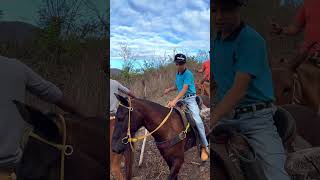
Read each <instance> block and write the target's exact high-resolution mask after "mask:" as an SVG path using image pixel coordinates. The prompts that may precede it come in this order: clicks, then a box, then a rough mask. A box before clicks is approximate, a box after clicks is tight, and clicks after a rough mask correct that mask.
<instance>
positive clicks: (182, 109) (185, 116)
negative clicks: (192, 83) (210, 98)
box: [175, 96, 206, 144]
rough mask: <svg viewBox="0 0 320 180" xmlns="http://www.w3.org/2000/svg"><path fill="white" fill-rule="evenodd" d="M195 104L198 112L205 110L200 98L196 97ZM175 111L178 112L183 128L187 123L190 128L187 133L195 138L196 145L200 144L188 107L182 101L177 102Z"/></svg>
mask: <svg viewBox="0 0 320 180" xmlns="http://www.w3.org/2000/svg"><path fill="white" fill-rule="evenodd" d="M196 102H197V104H198V107H199V110H201V109H204V108H206V106H205V105H204V104H203V101H202V99H201V97H200V96H197V97H196ZM175 110H176V111H177V112H178V114H179V115H180V117H181V119H182V123H183V126H184V127H185V128H186V127H187V125H188V123H189V124H190V128H189V130H188V132H190V131H192V132H193V133H194V134H195V136H196V143H197V144H200V143H199V142H200V137H199V132H198V129H197V126H196V122H195V120H194V118H193V117H192V114H191V112H190V110H189V108H188V105H187V104H186V103H185V102H184V101H178V103H177V105H176V107H175Z"/></svg>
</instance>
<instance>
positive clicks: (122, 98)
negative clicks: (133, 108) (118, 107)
mask: <svg viewBox="0 0 320 180" xmlns="http://www.w3.org/2000/svg"><path fill="white" fill-rule="evenodd" d="M114 95H115V96H116V98H117V99H118V101H120V103H121V104H123V105H125V106H129V103H128V100H127V99H126V98H124V97H123V96H120V95H119V94H117V93H114Z"/></svg>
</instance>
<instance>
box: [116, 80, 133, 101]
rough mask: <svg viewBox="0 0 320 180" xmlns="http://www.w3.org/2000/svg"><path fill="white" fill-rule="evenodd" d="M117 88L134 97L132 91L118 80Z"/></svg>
mask: <svg viewBox="0 0 320 180" xmlns="http://www.w3.org/2000/svg"><path fill="white" fill-rule="evenodd" d="M118 89H119V91H121V92H123V93H125V94H126V95H128V96H130V97H132V98H136V96H135V95H134V94H133V92H132V91H131V90H130V89H128V88H127V87H125V86H123V85H122V84H121V83H119V82H118Z"/></svg>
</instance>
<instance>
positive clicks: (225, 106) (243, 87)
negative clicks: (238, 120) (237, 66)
mask: <svg viewBox="0 0 320 180" xmlns="http://www.w3.org/2000/svg"><path fill="white" fill-rule="evenodd" d="M250 81H251V75H250V74H248V73H240V72H238V73H237V74H236V77H235V82H234V84H233V86H232V88H231V89H230V90H229V91H228V93H227V94H226V95H225V97H224V98H223V100H222V101H221V102H220V103H219V104H218V105H217V106H216V107H215V108H214V110H213V114H212V117H211V125H213V126H215V125H216V124H217V122H218V121H219V119H221V118H222V117H223V116H224V115H226V114H228V113H229V112H231V111H232V110H233V109H234V108H235V107H236V106H237V104H239V102H240V101H241V99H242V98H243V97H244V96H245V95H246V91H247V89H248V87H249V84H250Z"/></svg>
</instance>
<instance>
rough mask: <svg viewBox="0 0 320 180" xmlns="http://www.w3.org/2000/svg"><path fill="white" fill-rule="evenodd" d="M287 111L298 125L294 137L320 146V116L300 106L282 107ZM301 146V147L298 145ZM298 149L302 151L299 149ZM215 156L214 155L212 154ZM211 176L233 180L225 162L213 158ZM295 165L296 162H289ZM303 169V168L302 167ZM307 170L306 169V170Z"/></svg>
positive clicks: (222, 179)
mask: <svg viewBox="0 0 320 180" xmlns="http://www.w3.org/2000/svg"><path fill="white" fill-rule="evenodd" d="M281 107H282V108H284V109H285V110H286V111H288V112H289V113H290V114H291V116H292V117H293V119H294V120H295V123H296V135H295V136H294V137H298V135H299V136H301V137H302V138H303V139H304V140H306V141H307V142H308V143H310V144H311V145H312V146H319V145H320V140H319V139H320V138H319V137H320V132H319V128H320V116H319V115H317V113H316V112H315V111H313V110H312V109H310V108H308V107H305V106H300V105H293V104H288V105H283V106H281ZM296 146H299V145H296ZM287 148H289V146H285V149H286V150H288V149H287ZM297 149H301V148H299V147H297ZM212 154H213V153H212ZM210 160H211V168H212V170H211V172H213V173H212V174H211V176H212V178H213V179H219V180H232V179H230V177H229V173H228V171H227V169H226V167H225V166H224V163H223V161H222V160H221V159H220V158H219V157H217V156H212V157H211V159H210ZM287 163H290V164H293V163H294V162H287ZM301 168H302V167H301ZM304 170H305V169H304ZM288 173H289V174H294V173H293V172H288Z"/></svg>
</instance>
